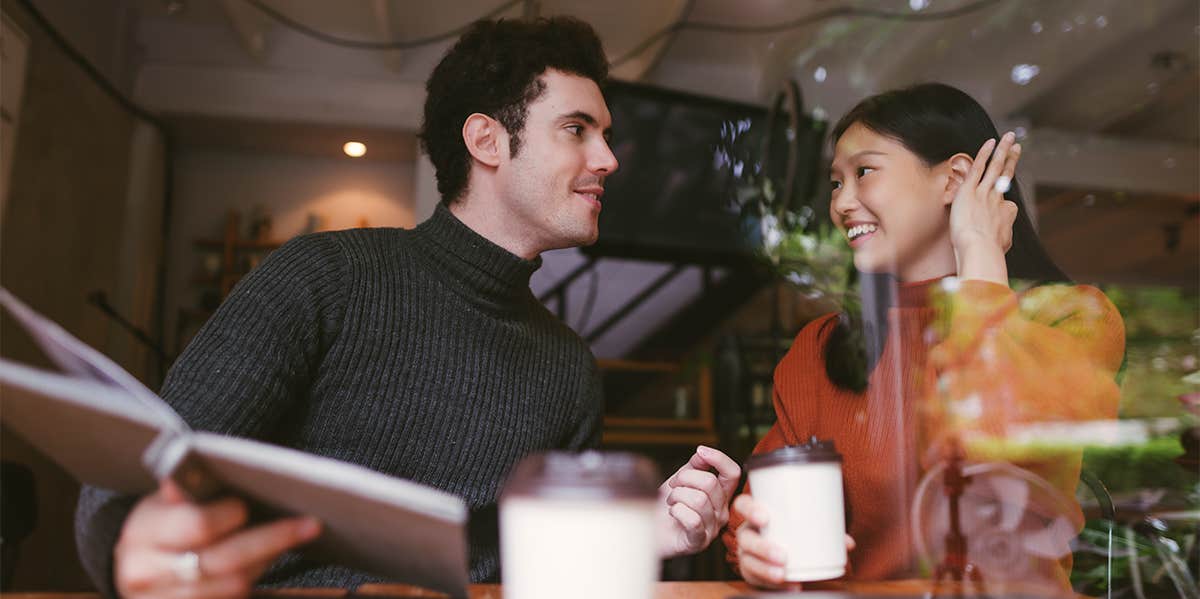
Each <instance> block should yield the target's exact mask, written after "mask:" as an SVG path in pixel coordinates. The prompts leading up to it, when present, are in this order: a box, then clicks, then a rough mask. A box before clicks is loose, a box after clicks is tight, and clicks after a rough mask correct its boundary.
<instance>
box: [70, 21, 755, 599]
mask: <svg viewBox="0 0 1200 599" xmlns="http://www.w3.org/2000/svg"><path fill="white" fill-rule="evenodd" d="M606 76H607V63H606V60H605V57H604V53H603V51H602V49H601V47H600V42H599V40H598V39H597V38H596V35H595V33H594V32H593V31H592V30H591V28H590V27H588V26H587V25H586V24H584V23H581V22H579V21H576V20H573V19H566V18H556V19H550V20H544V19H543V20H539V21H537V22H532V23H530V22H498V23H492V22H480V23H477V24H476V25H474V26H473V27H472V28H471V29H470V30H469V31H468V32H467V33H465V34H464V35H463V37H462V38H461V39H460V40H459V42H458V43H457V44H456V45H455V46H454V48H452V49H451V50H450V52H449V53H448V54H447V55H446V56H445V57H444V59H443V60H442V62H441V63H440V64H439V65H438V66H437V68H436V69H435V70H434V72H433V74H432V75H431V77H430V79H429V82H428V85H427V90H428V98H427V100H426V105H425V123H424V127H423V130H422V133H421V137H422V141H423V143H424V145H425V148H426V150H427V151H428V153H429V156H430V158H431V160H432V161H433V164H434V166H435V167H436V169H437V179H438V189H439V191H440V192H441V194H442V197H443V203H442V205H440V206H439V207H438V208H437V210H436V212H435V214H434V215H433V216H432V217H431V218H430V219H429V220H428V221H426V222H425V223H422V224H421V225H420V226H418V227H417V228H415V229H413V230H411V231H404V230H401V229H360V230H351V231H341V232H335V233H324V234H316V235H309V236H305V237H301V238H299V239H297V240H294V241H292V242H290V243H288V244H287V245H285V246H284V247H283V248H281V249H279V250H278V251H276V252H275V253H273V254H272V255H271V256H270V257H269V258H268V260H266V261H265V262H264V263H263V265H262V266H261V267H260V268H259V269H258V270H257V271H255V272H254V273H252V274H251V275H249V276H248V277H246V279H245V280H243V281H242V282H241V283H240V284H239V285H238V286H237V288H236V289H235V290H234V291H233V293H232V294H231V295H230V297H229V298H228V300H227V301H226V302H225V304H223V305H222V306H221V308H220V309H219V310H218V312H217V314H216V315H214V317H213V318H212V320H211V321H210V322H209V323H208V324H206V325H205V327H204V329H203V330H202V331H201V332H200V333H199V335H197V337H196V339H195V341H193V342H192V344H191V345H190V346H189V347H188V348H187V350H186V351H185V352H184V354H183V355H182V356H181V357H180V359H179V361H178V362H177V363H176V365H175V366H174V367H173V368H172V371H171V373H170V374H169V375H168V377H167V380H166V382H165V383H164V385H163V390H162V395H163V396H164V398H165V399H167V401H169V402H170V403H171V404H172V405H173V406H174V407H175V408H176V410H177V411H178V412H179V413H180V414H181V415H182V416H183V417H184V419H185V420H187V421H188V422H189V423H190V424H191V425H192V426H194V427H195V428H200V429H205V430H215V431H219V432H222V433H228V434H235V435H241V436H249V437H255V438H261V439H265V440H268V441H271V442H274V443H278V444H281V445H286V446H290V447H295V448H299V449H303V450H305V451H309V452H312V453H317V454H320V455H324V456H330V457H334V458H338V459H341V460H345V461H348V462H352V463H356V464H360V465H363V466H367V467H369V468H373V469H375V470H378V471H381V472H384V473H386V474H389V475H393V476H398V477H402V478H406V479H410V480H413V481H416V482H418V483H422V484H426V485H430V486H433V487H437V488H439V489H442V490H445V491H448V492H451V493H455V494H456V495H459V496H460V497H462V498H463V499H464V500H465V501H466V502H467V504H468V506H469V507H470V508H471V510H472V514H471V516H472V517H471V524H470V527H469V533H468V542H469V548H470V567H471V578H472V580H475V581H485V580H494V579H495V578H496V577H497V576H498V574H499V559H498V538H497V537H498V534H497V524H496V501H497V497H498V495H499V491H500V488H501V485H502V484H503V481H504V478H505V476H506V475H507V474H508V472H509V470H510V469H511V468H512V466H513V465H514V464H515V463H516V462H517V461H519V460H520V459H521V458H523V457H524V456H526V455H528V454H530V453H533V452H536V451H542V450H547V449H569V450H578V449H583V448H588V447H594V446H596V445H597V444H598V441H599V435H600V423H601V417H602V406H601V397H600V386H599V382H598V377H597V372H596V366H595V361H594V359H593V357H592V355H591V353H590V351H589V350H588V348H587V346H586V344H585V343H584V342H583V341H582V340H581V339H579V337H578V336H577V335H575V334H574V333H573V332H572V331H571V330H570V329H568V328H567V327H566V326H565V325H563V324H562V323H561V322H559V321H558V320H557V319H555V318H554V317H553V316H552V315H551V314H550V313H549V312H548V311H547V310H545V309H544V308H543V307H542V306H541V305H540V304H539V303H538V302H537V300H536V299H535V298H534V297H533V295H532V293H531V292H530V289H529V278H530V275H532V273H533V272H534V270H536V269H537V268H538V266H539V265H540V258H539V255H540V254H541V252H543V251H546V250H550V249H555V248H563V247H570V246H575V245H581V244H587V243H591V242H593V241H595V239H596V237H597V234H598V230H597V219H598V215H599V211H600V199H601V195H602V193H603V185H604V179H605V177H606V176H608V175H609V174H611V173H612V172H613V171H614V170H616V168H617V162H616V159H615V158H614V157H613V154H612V152H611V151H610V150H609V147H608V142H607V136H608V129H609V125H610V120H611V117H610V115H609V112H608V109H607V107H606V106H605V103H604V99H603V97H602V95H601V93H600V88H599V84H600V83H601V82H603V80H604V78H605V77H606ZM710 470H715V474H714V473H713V472H710ZM739 474H740V472H739V469H738V467H737V464H735V463H734V462H733V461H732V460H730V459H729V458H728V457H727V456H725V455H724V454H722V453H721V452H719V451H717V450H713V449H708V448H698V449H697V452H696V454H695V455H694V456H693V457H692V458H691V460H690V461H689V463H688V464H686V465H684V466H683V467H682V468H680V469H679V471H678V472H676V473H675V474H674V475H673V476H672V477H671V478H670V479H668V481H667V482H666V483H664V484H663V488H662V498H663V501H662V502H661V518H660V523H661V527H662V531H661V532H662V535H661V538H662V539H663V541H662V545H661V547H659V550H660V553H661V554H662V555H663V556H664V557H670V556H674V555H680V554H685V553H690V552H695V551H699V550H701V549H703V548H704V547H705V546H707V545H708V543H709V542H711V541H712V539H713V538H714V537H715V535H716V534H717V532H718V531H719V530H720V529H721V527H722V526H723V525H724V524H725V522H726V521H727V519H728V512H727V503H728V498H729V496H730V493H731V492H732V491H733V489H734V487H735V486H736V484H737V480H738V476H739ZM76 520H77V521H76V530H77V537H78V540H79V545H80V552H81V556H82V557H83V559H84V562H85V566H86V567H87V568H88V570H89V572H90V573H91V574H92V576H93V578H94V579H95V580H96V581H97V583H98V584H99V585H100V586H101V588H102V589H104V590H106V591H107V592H110V593H112V592H113V591H114V590H115V591H116V592H117V593H120V594H121V595H122V596H126V597H143V596H145V597H152V596H153V597H156V596H163V595H171V596H189V597H191V596H194V597H210V596H211V597H217V596H239V595H245V594H246V593H248V592H249V589H250V588H251V586H252V585H253V584H255V581H258V582H259V583H260V584H270V585H278V586H340V587H346V586H355V585H358V584H360V583H363V582H367V581H370V580H373V579H372V578H371V577H370V576H369V575H367V574H366V573H362V572H356V571H352V570H349V569H347V568H343V567H339V566H334V565H329V564H320V563H313V562H310V561H306V560H304V559H303V558H301V557H299V556H298V555H297V554H295V553H285V552H287V551H288V550H290V549H292V548H294V547H296V546H298V545H301V544H303V543H304V542H306V541H309V540H311V539H313V538H315V536H316V535H317V534H319V529H320V524H319V523H318V522H315V521H313V520H311V519H310V518H304V517H300V518H291V519H283V520H279V521H276V522H272V523H268V524H264V525H258V526H254V527H247V525H246V508H245V506H244V504H242V503H241V502H240V501H238V500H236V499H225V500H221V501H217V502H213V503H210V504H206V505H203V506H195V505H191V504H189V503H187V502H185V501H183V500H182V498H181V496H180V494H179V491H178V489H177V488H175V487H173V486H172V485H170V484H164V485H163V487H162V488H160V489H159V491H158V492H157V493H155V494H154V495H151V496H148V497H144V498H140V499H138V498H119V497H113V496H112V495H111V494H108V493H106V492H104V491H100V490H95V489H85V491H84V493H83V494H82V495H81V499H80V508H79V511H78V514H77V518H76ZM281 556H282V557H281Z"/></svg>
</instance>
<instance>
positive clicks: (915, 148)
mask: <svg viewBox="0 0 1200 599" xmlns="http://www.w3.org/2000/svg"><path fill="white" fill-rule="evenodd" d="M855 123H859V124H861V125H863V126H865V127H867V128H868V129H870V130H872V131H874V132H875V133H878V134H880V135H884V136H886V137H890V138H892V139H894V140H896V141H897V142H899V143H901V144H903V145H904V147H906V148H908V150H909V151H911V152H912V153H914V154H916V155H917V156H918V157H919V158H920V159H921V160H922V161H923V162H924V163H925V164H926V165H928V166H934V165H937V164H941V163H942V162H945V161H946V160H947V159H949V158H950V157H951V156H954V155H955V154H958V153H964V154H966V155H968V156H975V154H976V153H977V152H978V151H979V148H980V147H981V146H983V144H984V142H986V141H987V140H988V139H996V140H997V141H999V137H1000V136H999V134H998V133H997V131H996V126H995V125H994V124H992V119H991V118H989V117H988V114H987V111H985V110H984V109H983V107H982V106H980V105H979V103H978V102H976V101H975V99H974V98H972V97H971V96H969V95H967V94H966V93H965V92H963V91H962V90H959V89H957V88H954V87H951V86H949V85H944V84H941V83H922V84H919V85H914V86H912V87H906V88H903V89H897V90H893V91H888V92H884V93H881V94H878V95H875V96H871V97H869V98H867V99H865V100H863V101H861V102H859V103H858V105H856V106H855V107H854V108H852V109H851V110H850V112H847V113H846V115H845V116H843V117H842V118H841V120H839V121H838V123H837V125H835V126H834V128H833V130H832V135H831V142H832V144H833V145H834V146H836V145H837V142H838V140H839V139H841V137H842V135H843V134H844V133H845V132H846V130H847V129H849V128H850V126H851V125H853V124H855ZM1004 197H1005V198H1006V199H1008V200H1011V201H1012V202H1014V203H1016V205H1017V218H1016V221H1015V222H1014V223H1013V239H1012V248H1011V249H1010V250H1009V251H1008V253H1007V254H1006V255H1005V262H1006V263H1007V264H1008V276H1009V277H1011V278H1015V279H1028V280H1033V281H1039V282H1046V281H1066V280H1068V278H1067V276H1066V275H1065V274H1064V273H1063V272H1062V270H1060V269H1059V268H1058V266H1056V265H1055V264H1054V261H1053V260H1051V259H1050V256H1049V255H1048V254H1047V253H1046V249H1045V248H1044V247H1042V244H1041V242H1040V241H1039V240H1038V236H1037V232H1036V231H1035V230H1034V228H1033V222H1032V221H1031V220H1030V219H1029V214H1028V212H1026V209H1025V202H1024V198H1023V197H1022V194H1021V188H1020V185H1018V184H1017V181H1016V180H1015V179H1014V180H1013V182H1012V187H1011V188H1010V189H1009V191H1008V193H1005V194H1004ZM854 274H855V275H856V276H857V277H858V282H859V289H860V293H861V295H862V314H854V313H851V312H844V313H842V314H841V315H840V316H839V319H838V324H837V329H836V330H835V331H834V332H833V334H832V335H831V337H830V340H829V342H828V343H827V344H826V346H825V371H826V373H827V374H828V375H829V378H830V380H832V381H833V382H834V383H835V384H837V385H838V386H840V387H842V388H845V389H853V390H855V391H862V390H864V389H865V388H866V385H867V379H868V377H869V376H870V374H871V372H872V371H873V370H874V369H875V365H876V364H877V363H878V362H879V357H880V355H881V354H882V353H883V344H884V340H885V339H887V313H888V309H889V308H891V306H892V305H893V303H894V299H893V295H894V293H893V292H894V289H895V286H896V281H895V279H894V278H893V277H892V276H891V275H886V274H874V273H863V272H857V273H854Z"/></svg>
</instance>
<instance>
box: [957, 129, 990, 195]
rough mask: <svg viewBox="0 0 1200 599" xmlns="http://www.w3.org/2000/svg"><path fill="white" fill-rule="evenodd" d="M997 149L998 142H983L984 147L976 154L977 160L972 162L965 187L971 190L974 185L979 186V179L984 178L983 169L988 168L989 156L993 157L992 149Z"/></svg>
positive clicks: (964, 182)
mask: <svg viewBox="0 0 1200 599" xmlns="http://www.w3.org/2000/svg"><path fill="white" fill-rule="evenodd" d="M994 147H996V140H994V139H989V140H987V141H985V142H983V146H982V147H980V148H979V152H977V153H976V154H975V160H974V161H973V162H971V171H970V172H969V173H967V179H966V181H963V186H964V187H968V189H969V188H970V186H973V185H979V179H980V178H981V177H983V169H984V167H985V166H987V161H988V156H991V155H992V148H994Z"/></svg>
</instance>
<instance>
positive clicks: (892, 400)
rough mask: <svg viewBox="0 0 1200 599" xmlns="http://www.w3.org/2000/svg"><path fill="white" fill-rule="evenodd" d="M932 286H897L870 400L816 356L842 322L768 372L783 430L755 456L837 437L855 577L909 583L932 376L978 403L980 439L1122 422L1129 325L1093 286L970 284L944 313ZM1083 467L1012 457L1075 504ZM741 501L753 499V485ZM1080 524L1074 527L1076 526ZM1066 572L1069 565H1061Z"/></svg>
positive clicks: (930, 427) (1071, 460) (930, 432)
mask: <svg viewBox="0 0 1200 599" xmlns="http://www.w3.org/2000/svg"><path fill="white" fill-rule="evenodd" d="M936 282H937V281H925V282H921V283H914V284H907V285H902V286H901V287H900V289H899V292H898V298H897V299H898V305H897V306H896V307H894V308H892V309H891V310H890V312H889V314H888V321H889V327H890V329H889V336H888V339H887V342H886V343H885V346H884V351H883V354H882V357H881V359H880V361H879V364H878V366H877V367H876V368H875V370H874V371H873V372H872V373H871V377H870V379H869V381H868V386H867V391H866V392H865V393H856V392H854V391H849V390H846V389H842V388H840V387H838V386H836V385H835V384H833V382H832V381H830V380H829V378H828V376H827V375H826V374H825V361H824V352H823V348H824V347H825V344H826V342H828V340H829V337H830V335H831V334H832V333H833V331H834V329H835V327H836V326H837V317H836V314H829V315H826V316H823V317H821V318H818V319H816V320H814V321H812V322H810V323H809V324H808V325H807V326H805V327H804V328H803V329H802V330H801V331H800V333H799V334H798V335H797V336H796V339H795V341H794V343H793V344H792V347H791V349H790V350H789V351H788V353H787V355H786V356H784V358H783V360H782V361H781V362H780V363H779V365H778V367H776V369H775V398H774V401H775V412H776V416H777V421H776V424H775V425H774V426H773V427H772V428H771V429H770V431H769V432H768V433H767V435H766V436H764V437H763V439H762V440H761V441H760V442H759V444H758V446H757V447H755V449H754V453H764V452H768V451H772V450H774V449H778V448H780V447H783V446H785V445H796V444H800V443H803V442H805V441H806V440H808V439H809V438H810V437H811V436H813V435H816V436H817V437H820V438H822V439H833V440H834V442H835V443H836V445H837V448H838V450H839V452H841V454H842V456H843V467H842V468H843V476H844V480H845V493H846V503H847V511H848V516H849V518H850V523H849V525H848V527H849V530H848V532H849V533H850V535H851V536H853V537H854V539H855V541H856V543H857V547H856V548H855V550H854V551H852V552H850V555H849V558H850V572H849V573H848V577H849V578H854V579H860V580H880V579H886V578H894V577H904V576H910V575H912V574H913V570H912V568H913V566H914V561H913V560H914V557H915V556H914V555H913V547H914V545H913V540H912V537H911V534H910V531H909V526H908V523H909V510H910V505H911V498H912V497H913V494H914V491H915V488H916V484H917V482H918V481H919V477H920V474H921V470H920V469H921V466H922V461H926V462H927V463H926V464H925V466H928V465H929V463H928V459H929V458H930V456H927V455H924V453H923V451H924V448H925V447H926V446H927V445H928V440H929V439H931V438H938V436H939V435H940V434H943V433H945V432H946V426H947V423H946V418H945V415H944V414H942V413H940V409H942V408H944V407H945V406H944V405H942V404H941V402H937V401H930V400H931V398H933V397H935V395H934V391H933V388H932V386H933V385H934V383H935V381H936V380H937V379H938V378H939V377H942V376H943V375H949V376H948V378H946V379H943V380H944V381H946V380H948V381H951V382H950V384H949V387H950V389H949V390H948V392H949V393H957V394H958V395H959V396H961V395H962V394H967V393H973V394H977V396H978V397H979V398H980V403H981V404H982V408H981V409H982V418H981V419H980V422H981V424H980V430H983V429H987V430H986V431H984V432H987V433H991V434H996V435H998V436H1002V435H1003V431H1004V427H1005V426H1006V425H1009V424H1016V423H1023V422H1024V423H1028V422H1041V421H1055V420H1058V421H1063V420H1085V419H1103V418H1115V417H1116V411H1117V401H1118V399H1119V389H1118V388H1117V385H1116V383H1115V380H1114V375H1115V374H1116V371H1117V369H1118V368H1119V367H1120V364H1121V360H1122V357H1123V355H1124V348H1125V329H1124V323H1123V321H1122V320H1121V315H1120V313H1119V312H1118V311H1117V309H1116V307H1115V306H1113V305H1112V303H1111V302H1109V301H1108V299H1107V298H1106V297H1105V296H1104V294H1103V293H1102V292H1101V291H1100V290H1098V289H1095V288H1094V287H1088V286H1065V285H1050V286H1043V287H1036V288H1034V289H1031V290H1029V291H1027V292H1025V293H1024V294H1021V295H1018V294H1015V293H1014V292H1013V291H1012V290H1010V289H1009V288H1008V287H1005V286H1002V285H997V284H995V283H988V282H984V281H969V280H968V281H961V282H960V285H961V286H960V287H959V288H958V290H957V292H955V293H954V294H953V295H952V296H948V297H949V300H950V303H949V304H946V305H947V307H949V308H951V309H950V310H948V311H941V312H940V313H939V311H936V310H934V309H933V308H932V307H930V305H929V302H928V298H929V294H930V292H931V290H932V288H933V284H934V283H936ZM931 325H934V326H931ZM939 330H942V331H944V332H945V333H944V334H939V333H938V331H939ZM958 430H962V429H958ZM967 457H968V459H971V458H973V457H979V458H980V459H1004V458H996V456H990V457H988V458H984V457H982V456H973V455H971V454H970V453H968V456H967ZM1079 458H1080V456H1079V455H1078V454H1076V455H1057V456H1055V457H1054V459H1052V460H1048V461H1047V460H1044V459H1042V460H1035V461H1031V462H1020V461H1018V460H1006V461H1014V462H1015V463H1016V465H1018V466H1020V467H1023V468H1026V469H1029V470H1031V471H1033V472H1035V473H1036V474H1038V475H1040V476H1042V477H1044V478H1046V479H1047V480H1049V481H1050V482H1051V483H1052V484H1054V485H1055V486H1056V487H1057V488H1058V489H1059V490H1060V491H1062V492H1063V493H1064V494H1065V496H1066V497H1070V498H1073V497H1074V489H1075V485H1076V483H1077V482H1078V477H1079ZM744 492H747V493H748V492H750V489H749V487H748V486H747V488H746V489H744ZM797 507H798V509H803V508H802V507H800V506H797ZM1068 516H1071V517H1073V518H1075V517H1076V516H1078V515H1076V514H1068ZM1075 519H1076V520H1077V522H1076V523H1077V524H1079V525H1082V518H1081V517H1077V518H1075ZM743 521H744V520H743V519H742V518H741V517H739V516H738V515H737V514H736V513H735V514H731V516H730V520H729V525H728V528H727V529H726V531H725V533H724V536H723V540H724V542H725V545H726V548H727V549H728V554H727V559H728V560H729V562H730V563H731V564H732V565H734V566H735V567H736V566H737V538H736V535H735V533H734V531H736V530H737V528H738V527H739V526H741V524H742V523H743ZM1063 565H1064V567H1065V568H1069V567H1070V562H1069V560H1066V561H1064V564H1063ZM1061 574H1062V572H1058V573H1056V575H1061Z"/></svg>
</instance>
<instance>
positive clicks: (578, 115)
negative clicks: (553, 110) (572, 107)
mask: <svg viewBox="0 0 1200 599" xmlns="http://www.w3.org/2000/svg"><path fill="white" fill-rule="evenodd" d="M558 120H560V121H570V120H580V121H583V122H585V123H587V124H589V125H591V126H593V127H595V126H596V124H597V123H599V121H597V120H596V117H594V116H592V115H590V114H588V113H586V112H584V111H582V110H576V111H575V112H568V113H566V114H563V115H559V117H558Z"/></svg>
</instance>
